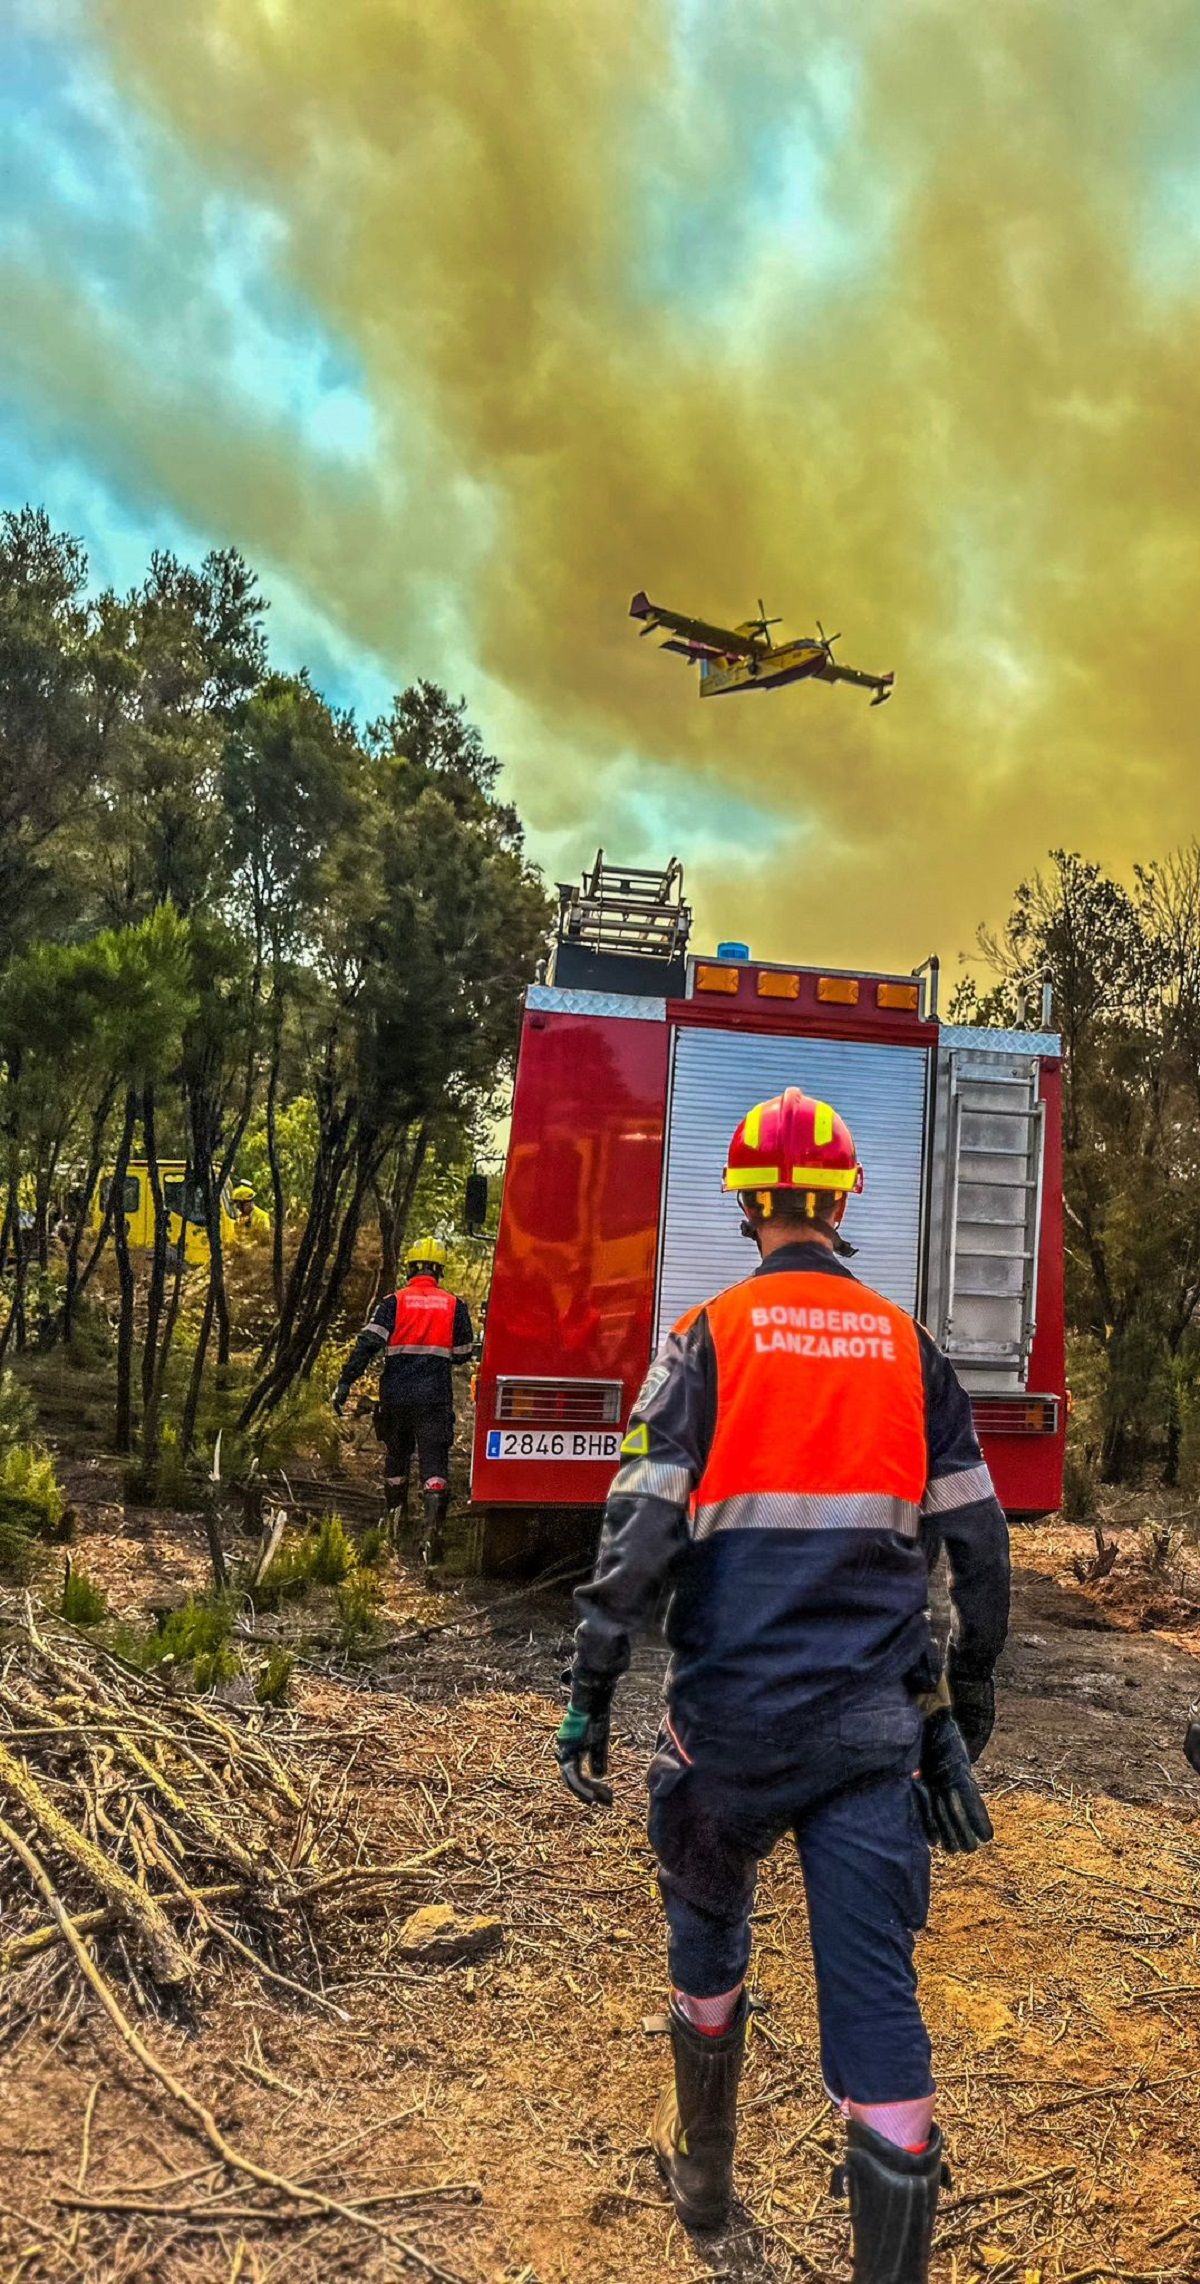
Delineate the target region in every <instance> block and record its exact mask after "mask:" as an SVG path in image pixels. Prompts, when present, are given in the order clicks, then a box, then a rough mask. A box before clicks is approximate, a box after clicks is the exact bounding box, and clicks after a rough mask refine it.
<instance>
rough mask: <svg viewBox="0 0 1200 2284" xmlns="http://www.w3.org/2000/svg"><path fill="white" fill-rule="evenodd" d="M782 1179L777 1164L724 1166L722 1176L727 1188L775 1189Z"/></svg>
mask: <svg viewBox="0 0 1200 2284" xmlns="http://www.w3.org/2000/svg"><path fill="white" fill-rule="evenodd" d="M782 1181H783V1174H782V1171H781V1169H780V1168H779V1167H778V1166H726V1168H725V1173H724V1177H723V1182H724V1187H725V1188H726V1189H727V1190H777V1189H778V1188H779V1186H780V1184H781V1182H782Z"/></svg>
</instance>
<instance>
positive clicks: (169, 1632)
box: [145, 1594, 234, 1666]
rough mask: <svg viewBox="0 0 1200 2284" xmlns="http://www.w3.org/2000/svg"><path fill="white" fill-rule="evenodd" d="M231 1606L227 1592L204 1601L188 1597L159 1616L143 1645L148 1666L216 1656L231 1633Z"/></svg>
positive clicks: (194, 1660)
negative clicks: (177, 1607) (179, 1604)
mask: <svg viewBox="0 0 1200 2284" xmlns="http://www.w3.org/2000/svg"><path fill="white" fill-rule="evenodd" d="M233 1617H234V1605H233V1600H232V1597H231V1596H229V1595H224V1594H221V1595H214V1596H212V1597H211V1598H210V1599H209V1600H208V1601H206V1602H196V1601H194V1600H189V1601H187V1602H184V1603H183V1604H182V1606H181V1607H180V1608H179V1609H178V1610H168V1611H166V1612H165V1613H164V1615H163V1616H162V1617H161V1618H160V1619H159V1621H158V1624H157V1626H156V1627H155V1629H154V1632H153V1633H152V1634H151V1636H150V1639H149V1641H148V1642H147V1644H146V1656H145V1662H146V1664H147V1665H152V1666H153V1665H165V1664H166V1662H167V1660H168V1659H172V1660H173V1661H174V1663H175V1664H176V1665H180V1666H182V1665H191V1664H192V1663H193V1662H199V1660H200V1659H201V1658H212V1657H215V1656H216V1654H217V1652H218V1651H219V1650H223V1649H224V1648H225V1646H226V1644H227V1642H228V1641H229V1637H230V1635H231V1634H232V1632H233Z"/></svg>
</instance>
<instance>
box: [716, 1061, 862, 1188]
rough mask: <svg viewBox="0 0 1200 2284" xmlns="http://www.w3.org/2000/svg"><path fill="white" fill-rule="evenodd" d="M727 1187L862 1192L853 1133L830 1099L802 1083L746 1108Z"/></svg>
mask: <svg viewBox="0 0 1200 2284" xmlns="http://www.w3.org/2000/svg"><path fill="white" fill-rule="evenodd" d="M724 1186H725V1188H726V1189H727V1190H840V1191H842V1192H843V1194H846V1193H849V1192H850V1191H858V1190H861V1188H862V1186H863V1170H862V1167H861V1166H860V1165H859V1162H858V1152H857V1151H856V1149H855V1147H854V1136H853V1135H852V1133H851V1132H850V1129H849V1127H848V1126H847V1124H846V1121H845V1119H844V1118H839V1117H838V1114H837V1112H836V1110H831V1108H830V1106H829V1104H828V1103H827V1102H817V1101H816V1100H815V1099H814V1097H813V1096H812V1095H811V1094H803V1093H802V1092H801V1090H800V1088H799V1087H798V1086H789V1087H785V1088H784V1090H783V1093H782V1094H777V1095H773V1096H772V1098H771V1100H770V1102H756V1103H755V1105H754V1108H753V1110H748V1111H747V1113H746V1116H745V1117H744V1118H743V1120H742V1122H741V1125H740V1126H739V1127H738V1128H737V1131H736V1133H735V1134H734V1137H733V1140H732V1141H731V1143H730V1145H729V1157H728V1161H727V1163H726V1167H725V1174H724Z"/></svg>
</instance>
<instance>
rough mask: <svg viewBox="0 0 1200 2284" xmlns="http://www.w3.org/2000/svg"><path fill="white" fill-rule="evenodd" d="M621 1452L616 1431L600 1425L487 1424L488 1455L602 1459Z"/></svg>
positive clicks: (523, 1457)
mask: <svg viewBox="0 0 1200 2284" xmlns="http://www.w3.org/2000/svg"><path fill="white" fill-rule="evenodd" d="M620 1456H621V1437H620V1434H619V1433H615V1434H612V1435H609V1434H606V1433H605V1432H604V1430H603V1429H602V1428H590V1429H589V1428H489V1429H488V1436H487V1457H488V1458H489V1459H604V1460H614V1461H615V1460H618V1459H619V1458H620Z"/></svg>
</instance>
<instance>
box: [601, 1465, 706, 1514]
mask: <svg viewBox="0 0 1200 2284" xmlns="http://www.w3.org/2000/svg"><path fill="white" fill-rule="evenodd" d="M691 1490H692V1478H691V1474H690V1472H689V1470H688V1469H687V1468H686V1467H679V1466H677V1465H673V1464H672V1462H671V1461H670V1460H669V1459H627V1460H626V1462H625V1465H624V1466H623V1467H622V1468H621V1469H620V1470H619V1471H618V1473H617V1474H616V1475H615V1476H614V1477H613V1481H612V1487H611V1489H610V1491H609V1494H608V1495H609V1498H610V1499H666V1500H668V1501H669V1502H670V1504H671V1505H672V1506H673V1507H686V1505H687V1503H688V1500H689V1498H690V1497H691Z"/></svg>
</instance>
